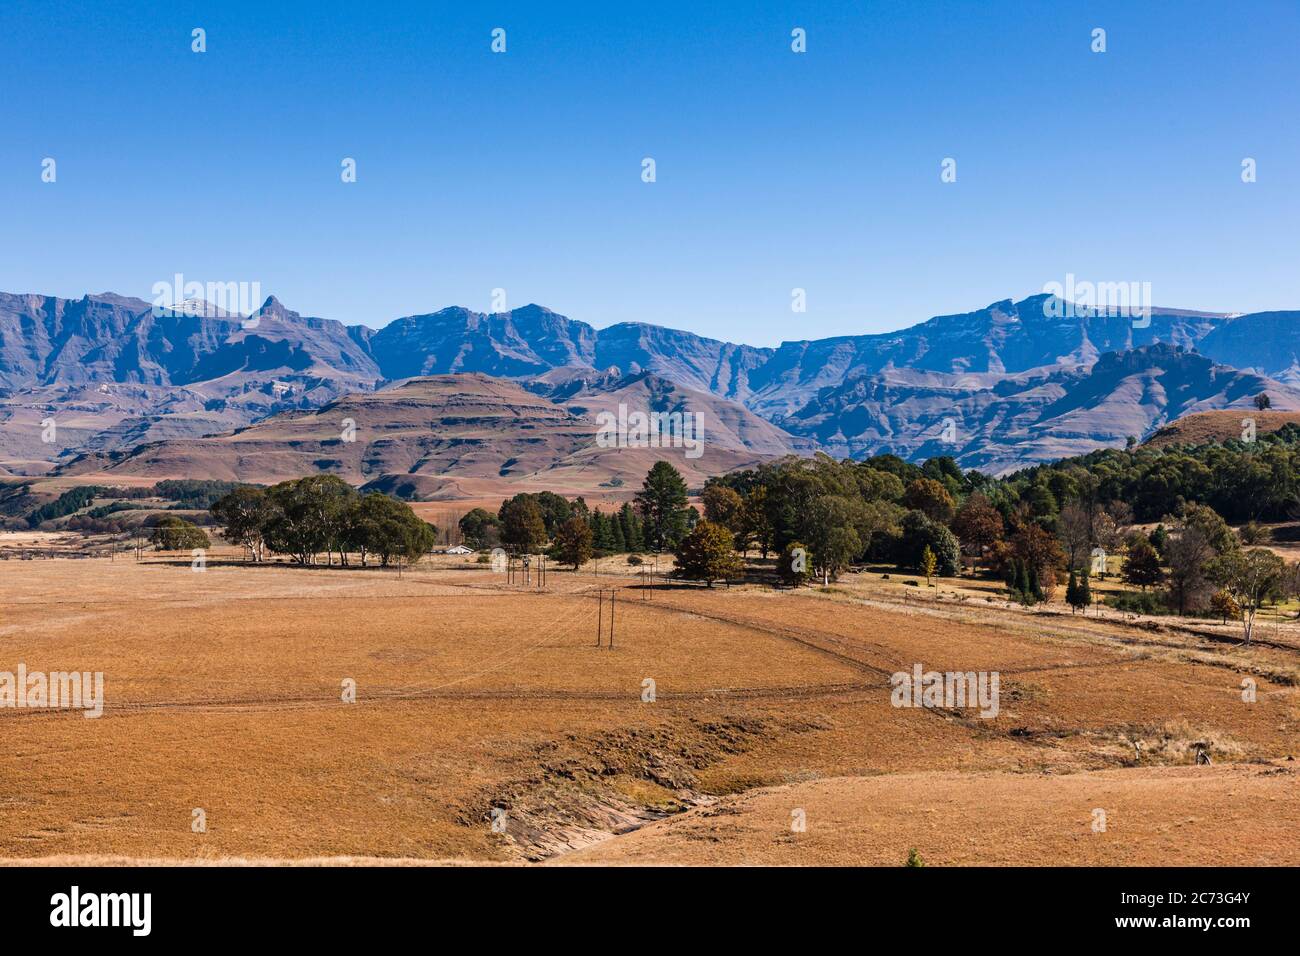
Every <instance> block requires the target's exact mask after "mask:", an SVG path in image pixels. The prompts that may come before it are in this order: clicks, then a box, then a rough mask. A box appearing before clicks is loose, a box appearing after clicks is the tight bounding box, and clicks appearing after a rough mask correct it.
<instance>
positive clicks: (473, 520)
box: [460, 508, 501, 550]
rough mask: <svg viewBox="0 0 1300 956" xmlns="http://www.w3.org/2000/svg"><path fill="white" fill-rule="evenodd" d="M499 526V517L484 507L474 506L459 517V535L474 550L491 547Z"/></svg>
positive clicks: (497, 536)
mask: <svg viewBox="0 0 1300 956" xmlns="http://www.w3.org/2000/svg"><path fill="white" fill-rule="evenodd" d="M500 526H501V521H500V519H499V518H497V516H496V515H494V514H493V513H492V512H490V511H488V510H487V509H486V508H474V509H473V510H471V511H470V512H469V513H468V514H466V515H465V516H464V517H463V518H461V519H460V533H461V537H463V538H464V539H465V543H466V544H467V545H469V546H470V547H471V548H474V549H475V550H477V549H479V548H487V547H491V546H492V544H493V542H494V541H495V540H497V539H498V538H499V535H498V533H497V529H498V528H500Z"/></svg>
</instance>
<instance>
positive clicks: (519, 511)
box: [460, 461, 699, 568]
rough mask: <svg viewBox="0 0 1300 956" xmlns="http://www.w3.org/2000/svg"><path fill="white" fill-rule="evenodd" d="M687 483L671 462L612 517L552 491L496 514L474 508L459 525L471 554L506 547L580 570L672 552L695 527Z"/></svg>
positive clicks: (510, 503)
mask: <svg viewBox="0 0 1300 956" xmlns="http://www.w3.org/2000/svg"><path fill="white" fill-rule="evenodd" d="M687 501H688V492H687V487H686V481H685V479H683V478H682V476H681V473H680V472H678V471H677V469H676V468H674V467H673V466H672V465H671V464H669V463H668V462H666V461H660V462H656V463H655V465H654V466H653V467H652V468H651V469H650V472H649V473H648V474H647V475H646V478H645V482H644V484H643V485H642V488H641V491H640V492H639V493H638V494H637V496H636V500H635V502H634V503H632V502H629V503H626V504H624V505H623V506H622V507H621V508H619V509H617V510H615V511H611V512H609V513H605V512H602V511H601V510H600V509H599V508H594V509H593V508H590V507H588V505H587V502H586V501H585V500H584V499H583V498H581V497H578V498H575V499H574V500H573V501H568V500H567V499H565V498H563V497H561V496H560V495H557V494H554V493H553V492H550V491H541V492H536V493H532V492H524V493H521V494H517V495H515V496H514V497H513V498H510V499H509V500H507V501H504V502H502V504H501V507H500V508H499V509H498V510H497V513H496V514H493V513H492V512H490V511H488V510H487V509H485V508H475V509H473V510H472V511H470V512H469V513H468V514H466V515H465V516H464V517H463V518H461V519H460V531H461V534H462V536H463V537H464V539H465V543H466V544H467V545H469V546H470V547H472V548H493V547H498V546H500V547H506V548H510V549H512V550H516V551H519V552H521V553H540V552H543V551H549V553H550V554H551V556H552V557H554V558H556V559H557V560H560V561H563V562H564V563H566V564H572V565H573V566H574V567H575V568H576V567H578V566H580V565H581V564H583V563H584V562H586V561H588V560H590V559H591V558H592V557H593V556H596V557H600V556H603V555H607V554H624V553H638V552H643V551H656V552H659V551H673V550H675V549H676V548H677V547H678V546H679V545H680V544H681V542H682V541H683V539H684V538H685V537H686V535H687V534H688V533H689V532H690V530H691V529H692V528H693V527H694V526H695V525H696V523H697V522H698V520H699V514H698V513H697V512H696V511H695V509H693V508H691V507H689V506H688V504H687Z"/></svg>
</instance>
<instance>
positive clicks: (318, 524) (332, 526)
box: [263, 475, 357, 565]
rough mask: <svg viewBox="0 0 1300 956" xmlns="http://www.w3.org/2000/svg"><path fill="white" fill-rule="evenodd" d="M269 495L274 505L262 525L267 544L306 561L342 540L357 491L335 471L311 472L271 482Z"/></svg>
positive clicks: (295, 558) (309, 561)
mask: <svg viewBox="0 0 1300 956" xmlns="http://www.w3.org/2000/svg"><path fill="white" fill-rule="evenodd" d="M266 495H267V499H268V500H269V501H270V503H271V505H272V507H273V509H274V513H273V517H272V518H271V520H270V522H269V523H268V524H267V526H266V528H265V529H263V537H264V538H265V540H266V546H267V547H268V548H270V549H271V550H272V551H275V552H278V553H280V554H288V555H292V556H293V558H294V560H295V561H297V562H298V563H299V564H304V565H305V564H309V563H311V562H312V561H314V560H315V556H316V555H317V554H319V553H320V552H321V551H326V550H329V549H333V548H334V547H336V546H338V545H339V544H341V543H342V539H343V537H344V534H345V532H346V531H347V520H346V519H347V518H348V513H349V511H350V505H351V502H352V501H353V500H355V498H356V496H357V493H356V491H355V490H354V489H353V488H352V487H351V486H350V485H348V484H347V482H345V481H343V480H342V479H341V478H338V477H336V476H334V475H312V476H310V477H307V478H298V479H296V480H293V481H282V482H280V483H279V484H278V485H272V486H271V487H270V488H268V489H267V491H266Z"/></svg>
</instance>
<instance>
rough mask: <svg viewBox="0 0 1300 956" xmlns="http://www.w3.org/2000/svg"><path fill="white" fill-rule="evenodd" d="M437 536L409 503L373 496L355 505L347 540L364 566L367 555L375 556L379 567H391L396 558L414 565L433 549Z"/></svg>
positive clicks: (351, 512) (385, 496) (356, 502)
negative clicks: (359, 554) (356, 551)
mask: <svg viewBox="0 0 1300 956" xmlns="http://www.w3.org/2000/svg"><path fill="white" fill-rule="evenodd" d="M436 535H437V529H435V528H434V527H433V525H431V524H429V523H428V522H426V521H423V520H421V519H420V517H419V516H418V515H417V514H416V513H415V512H414V511H412V510H411V506H410V505H408V504H407V503H406V502H404V501H398V500H397V499H396V498H391V497H389V496H388V495H385V494H379V493H373V494H368V495H363V496H362V497H361V498H360V499H359V500H357V501H355V502H353V503H352V506H351V508H350V509H349V513H348V530H347V532H346V533H345V535H344V539H345V541H346V543H347V547H349V548H355V549H356V550H358V551H359V552H360V553H361V563H362V565H364V564H365V563H366V556H367V555H368V554H374V555H376V556H377V557H378V558H379V563H380V566H382V567H388V566H389V564H390V563H391V562H392V560H393V559H394V558H404V559H405V560H407V561H408V562H410V563H412V564H413V563H415V562H416V561H418V560H419V559H420V557H421V556H422V555H423V554H424V553H425V552H426V551H428V550H429V549H430V548H432V547H433V545H434V542H435V541H436V540H437V537H436Z"/></svg>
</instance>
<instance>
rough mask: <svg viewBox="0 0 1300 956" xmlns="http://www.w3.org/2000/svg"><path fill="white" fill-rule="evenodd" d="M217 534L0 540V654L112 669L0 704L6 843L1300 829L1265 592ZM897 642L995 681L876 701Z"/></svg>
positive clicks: (1287, 693)
mask: <svg viewBox="0 0 1300 956" xmlns="http://www.w3.org/2000/svg"><path fill="white" fill-rule="evenodd" d="M227 557H228V558H230V559H231V560H229V561H223V560H222V555H221V554H220V553H219V552H216V553H213V554H212V555H210V559H209V565H208V567H207V570H206V571H204V572H203V573H195V572H193V571H192V570H191V568H190V564H189V562H188V560H182V559H180V558H175V559H168V558H165V557H163V558H159V557H151V559H150V560H149V561H147V562H145V563H139V564H137V563H136V562H134V561H132V560H130V559H129V557H124V556H121V555H119V556H118V558H117V560H116V561H113V562H109V561H108V560H105V559H98V558H88V559H83V560H77V561H71V560H59V559H49V560H36V561H0V671H14V670H16V669H17V666H18V664H19V662H22V663H24V664H25V665H26V667H27V669H28V671H29V672H32V671H67V670H74V669H82V670H90V671H103V672H104V675H105V683H106V698H107V701H106V704H105V708H104V714H103V716H102V717H101V718H100V719H98V720H87V719H85V718H84V717H83V716H81V715H80V714H76V713H68V712H51V711H42V710H26V709H9V708H0V738H2V739H3V740H4V746H3V747H2V748H0V858H5V859H9V860H34V859H35V860H58V861H62V862H66V861H69V860H72V861H79V860H95V861H103V860H109V859H111V860H119V861H131V860H135V861H157V860H183V861H193V862H205V861H215V860H245V861H254V862H255V861H267V860H276V861H302V862H321V861H338V862H344V863H351V862H358V861H360V862H375V861H380V862H392V863H396V862H454V861H462V862H463V861H481V862H489V861H491V862H505V863H510V862H521V861H525V860H542V859H545V860H548V861H551V862H558V863H577V864H584V863H779V864H807V863H834V864H848V863H863V864H880V865H898V864H901V863H902V862H903V861H904V860H905V859H906V856H907V853H908V850H909V848H911V847H916V848H917V850H918V852H919V853H920V854H921V856H922V857H923V858H924V859H925V860H926V861H927V862H928V863H932V864H974V863H993V864H1051V863H1077V864H1094V863H1099V864H1174V865H1177V864H1190V863H1268V864H1289V865H1295V864H1296V863H1300V845H1297V844H1296V842H1295V841H1294V839H1290V838H1288V834H1290V835H1293V834H1294V833H1295V832H1296V828H1297V824H1300V790H1298V788H1297V787H1296V782H1297V781H1296V775H1295V763H1294V761H1293V760H1292V759H1291V758H1292V757H1293V756H1294V754H1295V752H1296V750H1297V732H1298V731H1300V706H1298V704H1300V698H1298V697H1297V685H1298V684H1300V632H1298V631H1297V630H1296V629H1295V627H1294V625H1289V624H1286V623H1284V622H1278V623H1277V624H1275V625H1272V626H1271V627H1272V629H1271V631H1269V632H1268V633H1267V634H1266V635H1265V637H1266V638H1267V639H1265V640H1261V641H1260V643H1259V645H1258V646H1256V647H1253V648H1250V649H1246V648H1242V647H1240V646H1239V645H1238V644H1237V642H1236V640H1235V639H1234V635H1235V632H1234V631H1233V629H1232V628H1231V627H1216V626H1214V625H1211V624H1205V623H1204V622H1201V623H1198V624H1196V625H1194V626H1193V625H1186V626H1184V625H1183V624H1181V623H1180V622H1160V623H1157V624H1152V623H1151V622H1136V623H1135V622H1133V621H1130V620H1128V619H1125V618H1123V617H1122V616H1110V617H1105V616H1103V617H1095V616H1089V617H1087V618H1077V617H1073V616H1071V615H1070V614H1069V613H1068V612H1066V613H1061V609H1060V607H1059V605H1058V606H1055V608H1052V607H1049V608H1048V609H1046V610H1037V611H1032V612H1031V611H1025V610H1023V609H1019V608H1011V607H1008V606H1006V605H1005V604H1004V603H1003V602H1001V601H986V600H984V597H983V596H981V594H982V592H981V590H980V588H979V586H978V585H976V586H971V587H968V586H965V585H963V586H962V587H957V586H956V583H955V582H950V581H944V582H940V586H939V587H937V588H929V589H927V588H924V587H923V586H922V587H921V588H915V587H908V586H906V585H904V584H903V583H902V581H901V580H899V579H898V578H897V576H895V579H894V580H888V581H887V580H883V579H881V578H880V576H879V575H876V574H859V575H850V576H848V577H846V579H845V580H844V581H842V582H841V583H840V584H837V585H835V586H833V587H832V588H829V589H824V590H823V589H817V588H806V589H804V590H802V591H800V592H798V593H790V592H776V591H773V590H771V589H767V588H762V587H759V586H755V585H748V586H744V587H738V588H732V589H730V590H727V589H721V588H718V589H714V590H707V589H704V588H698V587H685V586H664V587H660V588H656V589H649V588H646V587H643V586H642V584H643V579H642V578H640V577H638V576H636V575H634V574H623V575H621V576H610V575H609V574H608V573H606V574H602V575H601V576H600V577H596V576H594V575H592V574H591V573H589V570H587V569H584V572H583V573H581V574H574V573H572V572H568V571H562V572H558V571H552V572H551V574H550V577H549V580H548V586H547V588H546V589H545V590H544V591H538V590H537V589H535V588H534V589H528V590H525V589H523V588H518V587H515V588H512V587H510V586H508V585H507V584H506V582H505V581H504V580H503V579H504V575H501V574H496V573H493V572H492V571H490V570H488V569H486V568H484V567H483V566H482V565H477V564H475V563H473V561H472V560H468V561H467V560H463V559H452V558H445V557H444V558H437V559H434V563H432V564H427V563H426V564H421V565H420V566H418V567H416V568H415V569H409V568H408V569H405V570H404V571H403V572H402V573H401V574H400V576H399V574H398V572H397V571H396V570H395V569H388V570H380V569H375V568H370V569H365V570H362V569H356V568H349V569H343V568H337V567H334V568H324V567H318V568H310V569H298V568H293V567H290V566H288V565H270V566H264V567H254V566H249V565H244V564H240V563H238V562H236V561H234V560H233V558H234V553H233V552H231V553H230V554H229V555H228V556H227ZM602 568H603V569H604V570H605V571H606V572H608V571H609V570H611V569H620V570H624V571H626V570H628V569H627V568H626V566H625V565H622V563H621V562H618V563H615V562H602ZM923 583H924V582H922V585H923ZM611 586H614V587H618V588H619V589H620V590H619V597H618V603H617V606H616V611H615V615H616V616H615V635H616V639H615V647H614V648H613V649H612V650H611V649H609V648H608V647H602V648H597V647H596V646H594V645H595V632H596V616H597V599H596V590H597V589H598V588H600V587H606V588H608V587H611ZM992 593H993V591H992V589H990V592H989V594H987V595H984V596H991V595H992ZM607 615H608V605H606V607H605V610H604V612H603V618H602V619H603V620H604V622H605V623H606V625H608V616H607ZM915 662H921V663H922V664H923V665H924V667H925V669H927V670H930V669H934V670H958V669H960V670H996V671H998V672H999V673H1000V675H1001V711H1000V713H999V714H998V716H997V717H995V718H993V719H987V720H986V719H981V718H980V717H978V716H977V715H976V714H975V713H974V712H973V711H970V710H956V709H954V710H942V709H909V708H895V707H893V706H891V704H890V699H889V697H890V688H889V675H890V674H892V673H893V672H895V671H898V670H910V669H911V667H912V665H913V663H915ZM1247 676H1249V677H1251V678H1252V679H1253V680H1255V681H1256V682H1257V689H1258V698H1257V700H1256V701H1255V702H1254V703H1246V702H1244V701H1243V700H1242V689H1241V688H1242V681H1243V678H1245V677H1247ZM647 678H649V679H651V680H653V681H654V683H655V689H656V694H657V699H656V700H654V701H653V702H643V701H642V688H643V681H645V680H646V679H647ZM346 679H351V680H353V681H355V682H356V688H357V701H356V703H345V702H343V701H342V700H341V693H342V686H343V682H344V681H345V680H346ZM1198 743H1200V744H1203V745H1205V747H1206V748H1207V749H1208V753H1209V754H1210V755H1211V757H1212V759H1213V765H1212V766H1198V765H1195V762H1194V757H1195V747H1194V745H1195V744H1198ZM196 808H199V809H202V810H203V811H204V813H205V814H206V820H207V830H206V832H202V833H196V832H193V830H192V829H191V820H192V814H193V811H194V810H195V809H196ZM493 808H501V809H503V810H504V811H505V817H504V820H505V832H504V833H498V832H493V828H492V826H491V822H492V813H493ZM1098 808H1100V809H1104V810H1105V811H1106V814H1107V822H1108V825H1107V829H1106V831H1105V832H1104V833H1094V832H1093V830H1092V823H1093V819H1094V817H1093V811H1094V809H1098ZM795 809H802V810H803V811H804V812H805V813H806V819H807V824H808V825H807V831H806V832H801V833H795V832H792V830H791V826H790V821H791V813H792V811H793V810H795Z"/></svg>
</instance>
